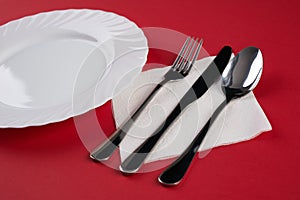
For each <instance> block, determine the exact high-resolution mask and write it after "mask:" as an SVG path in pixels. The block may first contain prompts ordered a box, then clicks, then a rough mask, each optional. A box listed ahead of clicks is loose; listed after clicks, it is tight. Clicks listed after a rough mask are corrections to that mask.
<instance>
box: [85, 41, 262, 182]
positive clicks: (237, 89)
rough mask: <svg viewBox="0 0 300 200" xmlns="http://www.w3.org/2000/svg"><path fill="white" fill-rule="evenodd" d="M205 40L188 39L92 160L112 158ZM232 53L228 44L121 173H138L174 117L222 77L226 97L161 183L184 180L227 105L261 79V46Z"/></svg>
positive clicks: (184, 71) (187, 67)
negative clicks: (143, 114)
mask: <svg viewBox="0 0 300 200" xmlns="http://www.w3.org/2000/svg"><path fill="white" fill-rule="evenodd" d="M202 43H203V40H202V39H201V40H200V41H199V39H193V38H190V37H188V38H187V40H186V41H185V43H184V45H183V47H182V49H181V51H180V53H179V55H178V56H177V58H176V60H175V61H174V63H173V65H172V67H171V69H170V70H169V71H168V72H167V73H166V74H165V75H164V80H162V81H161V82H160V83H159V84H158V85H157V86H156V87H155V88H154V90H153V91H152V92H151V93H150V94H149V95H148V97H147V98H146V99H145V100H144V102H143V103H142V105H140V107H139V108H138V109H137V110H136V111H135V112H134V114H133V115H132V116H131V117H130V118H129V119H128V120H127V121H126V122H125V123H124V124H123V125H122V126H121V128H119V129H118V130H117V131H115V132H114V133H113V134H112V136H110V137H109V138H108V139H107V140H106V141H104V143H102V144H101V145H100V146H98V147H97V148H96V149H95V150H94V151H93V152H92V153H91V154H90V157H91V158H92V159H94V160H96V161H104V160H107V159H109V158H110V156H111V155H112V154H113V152H114V151H115V150H116V149H117V147H118V146H119V144H120V142H121V141H122V140H123V138H124V137H125V136H126V134H127V132H128V131H129V129H130V128H131V126H132V125H133V123H134V121H135V120H136V119H137V117H138V116H139V115H140V113H141V112H142V110H143V109H144V108H145V107H146V105H147V104H148V103H149V102H150V101H151V99H152V98H153V97H154V96H155V94H156V93H157V91H158V90H159V89H160V88H161V87H162V86H163V85H164V84H166V83H167V82H169V81H174V80H179V79H182V78H184V77H185V76H186V75H187V74H188V73H189V71H190V70H191V68H192V66H193V65H194V63H195V61H196V59H197V57H198V55H199V53H200V49H201V47H202ZM231 56H232V49H231V47H229V46H224V47H223V48H222V49H221V51H220V52H219V53H218V54H217V56H216V57H215V58H214V60H213V61H212V62H211V63H210V65H209V66H208V67H207V69H206V70H205V71H204V72H203V73H202V75H201V76H200V77H198V79H197V80H196V81H195V82H194V83H193V85H192V86H191V88H190V89H189V90H188V91H187V92H186V93H185V94H184V96H183V97H182V98H181V99H180V101H179V102H178V104H177V105H176V106H175V108H174V109H173V110H172V112H171V113H170V114H169V115H168V117H167V118H166V119H165V120H164V121H163V122H162V123H161V125H160V126H159V127H158V128H157V129H156V130H155V131H154V132H153V133H152V134H151V136H150V137H148V138H147V139H146V140H145V141H144V142H143V143H142V144H141V145H139V146H138V147H137V148H136V149H135V150H134V151H133V152H132V153H131V154H130V155H129V156H128V157H127V158H126V159H125V160H124V161H123V162H122V163H121V165H120V166H119V169H120V171H121V172H123V173H129V174H130V173H135V172H137V171H138V170H139V169H140V167H141V166H142V165H143V163H144V161H145V160H146V158H147V157H148V155H149V154H150V152H151V151H152V149H153V148H154V147H155V145H156V144H157V143H158V141H159V140H160V138H161V137H162V135H163V134H164V133H165V132H166V130H167V129H168V127H169V126H170V125H171V124H172V123H173V122H174V120H175V119H176V118H178V117H179V116H180V114H181V113H182V112H183V111H184V109H185V108H186V107H187V106H188V105H190V104H191V103H192V102H194V101H196V100H197V99H199V98H200V97H201V96H202V95H203V94H205V93H206V91H207V90H208V89H209V88H210V87H211V86H212V85H213V84H214V83H215V82H216V81H217V80H218V78H220V77H221V78H222V85H221V86H220V87H221V88H222V91H223V93H224V98H225V100H224V101H223V102H222V103H221V104H220V105H219V106H218V107H217V109H216V110H215V111H214V113H213V114H212V116H211V117H210V118H209V119H208V120H207V122H206V124H205V125H204V126H203V128H202V129H201V131H200V132H199V133H198V134H197V135H196V137H195V138H194V139H193V141H192V142H191V144H190V145H189V146H188V147H187V148H186V149H185V150H184V152H183V153H182V154H181V155H180V156H179V157H178V158H177V159H176V160H175V161H174V162H173V163H172V164H171V165H170V166H169V167H168V168H167V169H166V170H165V171H164V172H163V173H162V174H161V175H160V176H159V177H158V180H159V182H160V183H162V184H164V185H177V184H179V183H180V182H181V180H182V178H183V177H184V175H185V174H186V171H187V169H188V168H189V166H190V163H191V161H192V160H193V158H194V157H195V155H196V153H197V151H198V149H199V147H200V145H201V143H202V142H203V140H204V138H205V136H206V135H207V133H208V131H209V128H210V126H211V125H212V124H213V122H214V121H215V119H216V118H217V117H218V115H219V114H220V113H221V111H222V110H223V108H224V107H225V106H226V105H227V104H228V103H229V102H231V101H232V100H234V99H237V98H240V97H242V96H244V95H246V94H248V93H249V92H250V91H252V90H253V89H254V88H255V86H256V85H257V84H258V82H259V79H260V76H261V74H262V66H263V63H262V54H261V52H260V50H259V49H258V48H256V47H248V48H245V49H243V50H242V51H240V53H239V54H237V55H236V56H235V57H234V58H232V59H231Z"/></svg>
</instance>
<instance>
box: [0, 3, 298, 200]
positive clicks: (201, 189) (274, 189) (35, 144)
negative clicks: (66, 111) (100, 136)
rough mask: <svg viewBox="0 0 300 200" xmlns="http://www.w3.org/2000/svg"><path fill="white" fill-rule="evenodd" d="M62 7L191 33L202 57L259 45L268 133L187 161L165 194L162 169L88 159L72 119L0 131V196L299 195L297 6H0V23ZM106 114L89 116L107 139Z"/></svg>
mask: <svg viewBox="0 0 300 200" xmlns="http://www.w3.org/2000/svg"><path fill="white" fill-rule="evenodd" d="M67 8H92V9H102V10H107V11H113V12H116V13H118V14H120V15H124V16H126V17H128V18H129V19H131V20H133V21H135V22H136V23H137V24H138V25H139V26H140V27H148V26H151V27H152V26H154V27H165V28H169V29H174V30H177V31H179V32H183V33H185V34H187V35H196V36H200V37H203V38H204V39H205V45H204V47H205V49H206V50H207V51H208V52H210V53H211V54H216V53H217V52H218V51H219V50H220V48H221V47H222V46H223V45H224V44H228V45H231V46H232V47H233V48H234V50H235V52H237V51H239V50H240V49H242V48H244V47H245V46H248V45H254V46H257V47H259V48H261V49H262V51H263V54H264V74H263V77H262V80H261V82H260V84H259V85H258V87H257V88H256V90H255V94H256V96H257V99H258V100H259V102H260V103H261V105H262V107H263V109H264V110H265V112H266V114H267V116H268V117H269V119H270V122H271V124H272V125H273V131H271V132H268V133H264V134H262V135H261V136H259V137H257V138H255V139H253V140H251V141H248V142H243V143H240V144H236V145H231V146H228V147H221V148H217V149H215V150H213V151H212V152H211V153H210V154H209V155H208V156H207V157H205V158H204V159H201V160H199V159H198V160H196V161H195V162H194V163H193V166H192V169H191V170H190V172H189V174H188V178H187V179H185V180H184V182H183V184H181V185H180V186H179V187H174V188H165V187H161V186H160V185H159V184H158V183H157V181H156V180H157V176H158V175H159V174H160V173H161V171H162V170H159V171H155V172H151V173H147V174H138V175H136V176H132V177H125V176H123V175H121V174H120V173H118V172H116V171H114V170H112V169H111V168H108V167H106V166H105V165H101V164H96V163H94V162H91V161H90V160H89V159H88V152H87V150H86V149H85V148H84V146H83V145H82V143H81V141H80V139H79V137H78V135H77V132H76V129H75V126H74V122H73V120H72V119H69V120H66V121H64V122H60V123H55V124H51V125H46V126H42V127H31V128H24V129H1V130H0V199H5V200H8V199H30V200H33V199H45V200H46V199H168V198H169V199H191V198H196V199H230V200H234V199H238V200H240V199H280V200H281V199H299V198H300V191H299V187H300V182H299V178H300V176H299V175H300V173H299V171H300V162H299V156H300V153H299V152H300V151H299V146H298V144H299V141H300V133H299V128H297V127H296V125H297V122H298V113H299V106H298V105H297V103H299V97H300V92H299V90H298V88H299V86H300V85H299V75H298V74H297V73H299V72H300V70H299V69H300V56H299V54H298V53H299V39H298V37H299V36H300V31H299V17H300V15H299V9H300V6H299V3H298V1H296V0H291V1H279V0H277V1H276V0H275V1H271V0H266V1H261V0H252V1H238V0H227V1H217V0H210V1H199V0H185V1H183V0H180V1H176V0H173V1H171V0H170V1H167V0H165V1H156V0H151V1H150V0H149V1H138V0H122V1H121V0H119V1H118V0H86V1H83V0H64V1H62V0H51V1H50V0H43V1H41V0H22V1H20V0H0V24H4V23H6V22H8V21H10V20H13V19H17V18H20V17H23V16H26V15H31V14H35V13H39V12H42V11H51V10H56V9H67ZM297 48H298V49H297ZM1 51H5V49H1ZM151 56H152V57H153V56H155V55H153V53H152V55H151V52H150V57H151ZM170 60H171V59H170ZM110 110H111V105H110V103H107V104H106V105H104V106H102V107H101V108H99V109H97V114H98V116H99V120H100V122H101V125H102V126H103V128H104V130H105V132H106V133H107V134H110V133H112V132H113V130H114V122H113V117H112V115H111V111H110ZM298 125H299V124H298Z"/></svg>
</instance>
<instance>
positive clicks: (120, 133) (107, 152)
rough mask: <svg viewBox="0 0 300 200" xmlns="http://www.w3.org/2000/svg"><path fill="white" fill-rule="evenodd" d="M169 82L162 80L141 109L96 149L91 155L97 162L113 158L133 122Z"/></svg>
mask: <svg viewBox="0 0 300 200" xmlns="http://www.w3.org/2000/svg"><path fill="white" fill-rule="evenodd" d="M167 81H168V80H166V79H164V80H162V81H161V82H160V83H159V84H158V85H157V86H156V87H155V88H154V89H153V90H152V92H151V93H150V94H149V95H148V97H147V98H146V99H145V100H144V102H143V103H142V104H141V105H140V107H139V108H138V109H137V110H136V111H135V112H134V113H133V115H132V116H131V117H130V118H129V119H128V120H127V121H126V122H125V123H124V124H123V125H121V127H120V128H119V129H117V130H116V131H115V132H114V133H113V134H112V135H111V136H110V137H109V138H108V139H106V140H105V141H104V142H103V143H102V144H101V145H100V146H98V147H96V148H95V150H94V151H93V152H92V153H91V154H90V157H91V158H92V159H93V160H96V161H104V160H107V159H109V158H110V157H111V155H112V154H113V152H114V151H115V150H116V149H117V147H118V146H119V144H120V143H121V141H122V140H123V139H124V137H125V136H126V134H127V132H128V131H129V129H130V127H131V126H132V124H133V122H134V121H135V120H136V119H137V118H138V116H139V115H140V114H141V112H142V110H144V108H145V107H146V105H147V104H148V103H149V102H150V101H151V99H152V98H153V96H154V95H155V94H156V92H157V91H158V90H159V89H160V88H161V87H162V86H163V85H164V84H165V83H166V82H167Z"/></svg>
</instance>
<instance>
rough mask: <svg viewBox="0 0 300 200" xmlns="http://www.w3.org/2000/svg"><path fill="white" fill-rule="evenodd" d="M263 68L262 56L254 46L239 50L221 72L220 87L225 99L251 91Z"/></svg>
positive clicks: (228, 99) (237, 96)
mask: <svg viewBox="0 0 300 200" xmlns="http://www.w3.org/2000/svg"><path fill="white" fill-rule="evenodd" d="M262 69H263V57H262V53H261V51H260V50H259V49H258V48H256V47H247V48H245V49H243V50H242V51H240V52H239V53H238V54H237V55H236V56H235V57H234V58H233V59H232V61H231V62H230V63H229V65H228V66H227V67H226V68H225V70H224V72H223V73H222V80H223V81H222V88H223V89H224V90H225V91H224V93H225V94H226V98H227V101H230V100H231V99H232V98H239V97H241V96H244V95H246V94H247V93H249V92H250V91H252V90H253V89H254V88H255V87H256V85H257V84H258V82H259V80H260V77H261V74H262Z"/></svg>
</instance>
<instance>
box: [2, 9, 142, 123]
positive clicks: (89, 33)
mask: <svg viewBox="0 0 300 200" xmlns="http://www.w3.org/2000/svg"><path fill="white" fill-rule="evenodd" d="M0 49H1V51H0V127H27V126H37V125H43V124H48V123H53V122H58V121H62V120H65V119H67V118H70V117H73V116H75V115H79V114H82V113H84V112H87V111H89V110H91V109H93V108H95V107H98V106H100V105H102V104H104V103H105V102H106V101H108V100H110V99H111V98H112V97H113V96H114V95H116V94H117V93H119V92H120V91H121V90H123V89H124V88H125V87H126V86H128V84H129V83H130V82H131V81H132V80H133V79H134V78H135V77H136V76H137V75H138V74H139V73H140V72H141V70H142V67H143V65H144V64H145V62H146V58H147V53H148V48H147V40H146V38H145V36H144V34H143V32H142V30H141V29H139V28H138V27H137V26H136V25H135V24H134V23H133V22H131V21H129V20H128V19H126V18H124V17H122V16H119V15H117V14H114V13H109V12H104V11H99V10H86V9H84V10H62V11H53V12H46V13H41V14H37V15H34V16H29V17H24V18H22V19H19V20H15V21H12V22H9V23H7V24H5V25H3V26H0Z"/></svg>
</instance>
